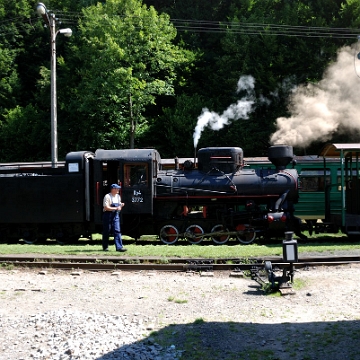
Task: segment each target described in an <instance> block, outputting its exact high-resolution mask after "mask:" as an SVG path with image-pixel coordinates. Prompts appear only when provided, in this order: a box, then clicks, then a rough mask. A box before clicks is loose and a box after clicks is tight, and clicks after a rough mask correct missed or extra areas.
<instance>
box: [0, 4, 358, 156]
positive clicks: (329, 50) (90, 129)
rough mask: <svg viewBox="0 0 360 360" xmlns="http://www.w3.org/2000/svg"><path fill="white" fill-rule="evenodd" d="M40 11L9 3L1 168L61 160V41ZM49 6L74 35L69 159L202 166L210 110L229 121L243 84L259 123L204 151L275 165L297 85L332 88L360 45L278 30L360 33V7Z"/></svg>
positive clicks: (65, 105)
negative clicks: (250, 87)
mask: <svg viewBox="0 0 360 360" xmlns="http://www.w3.org/2000/svg"><path fill="white" fill-rule="evenodd" d="M36 4H37V3H36V2H34V1H31V0H18V1H10V0H0V161H25V160H49V159H50V153H51V152H50V43H49V41H50V36H49V29H48V28H45V27H44V19H42V18H39V17H38V16H37V14H36ZM45 5H46V7H47V9H48V10H51V11H53V12H54V13H55V14H56V15H57V17H58V18H59V20H61V24H58V28H65V27H70V28H71V29H72V31H73V36H72V37H71V38H66V37H64V36H62V35H61V34H59V35H58V37H57V40H56V46H57V92H58V94H57V100H58V137H59V158H60V159H62V158H63V157H64V155H65V154H66V153H67V152H69V151H74V150H85V149H86V150H95V149H97V148H108V149H115V148H128V147H156V148H157V149H159V151H160V153H161V154H162V156H163V157H173V156H176V155H178V156H192V155H193V153H194V148H193V131H194V128H195V125H196V122H197V118H198V117H199V116H200V114H201V112H202V109H203V108H208V109H209V110H211V111H215V112H218V113H220V114H221V113H222V112H223V111H224V110H225V109H226V108H227V107H228V106H229V105H230V104H233V103H235V102H236V101H237V100H238V99H239V97H241V96H244V94H242V93H238V92H237V91H236V86H237V82H238V80H239V78H240V77H241V76H243V75H251V76H252V77H253V78H254V80H255V88H254V94H253V100H254V108H253V111H252V112H251V114H250V115H249V119H247V120H238V121H234V122H233V123H231V124H229V125H226V126H225V127H224V128H223V129H221V130H219V131H213V130H209V129H205V131H204V132H203V134H202V136H201V138H200V142H199V147H203V146H230V145H231V146H241V147H242V148H243V149H244V150H245V152H246V155H248V156H250V155H254V156H255V155H263V154H264V151H265V150H266V148H267V146H268V141H269V136H270V134H271V133H272V132H273V131H274V129H275V128H274V123H275V120H276V118H277V117H280V116H287V115H288V110H287V109H288V108H287V105H288V99H289V95H290V93H291V90H292V89H293V87H294V86H297V85H299V84H303V83H307V82H316V81H318V80H320V79H321V77H322V74H323V72H324V69H325V68H326V66H327V65H328V64H329V63H330V62H331V61H333V60H334V59H335V56H336V51H337V49H339V48H340V47H341V46H343V45H345V44H350V43H353V42H355V41H356V36H355V37H354V39H346V38H338V37H336V36H333V37H329V36H319V37H309V36H305V35H304V33H301V34H300V33H299V31H298V32H297V33H296V34H297V35H296V36H289V34H285V32H286V31H284V33H283V34H279V33H276V32H275V31H274V28H273V27H272V26H270V24H272V25H279V26H284V27H287V26H292V27H297V29H301V27H319V29H322V28H359V27H360V3H359V1H358V0H347V1H339V0H316V1H314V0H311V1H310V0H302V1H290V0H274V1H268V0H231V1H230V0H223V1H220V0H208V1H206V5H205V3H204V2H201V1H197V2H194V1H190V0H182V1H181V2H180V1H176V0H175V1H174V0H144V1H143V2H142V1H141V0H107V1H101V2H96V1H94V0H80V1H71V0H60V1H55V0H49V1H47V2H46V3H45ZM200 21H202V22H201V23H200ZM260 24H267V25H266V26H264V25H263V26H260V27H259V26H258V27H256V26H255V25H260ZM246 25H248V26H250V27H246ZM249 29H251V31H250V30H249ZM259 29H260V30H259ZM284 29H285V28H284ZM318 145H319V144H315V145H313V148H309V149H306V151H307V152H312V151H314V149H316V146H318Z"/></svg>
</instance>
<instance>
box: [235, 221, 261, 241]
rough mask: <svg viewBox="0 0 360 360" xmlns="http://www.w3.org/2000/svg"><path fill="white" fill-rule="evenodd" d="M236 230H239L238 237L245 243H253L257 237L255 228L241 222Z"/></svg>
mask: <svg viewBox="0 0 360 360" xmlns="http://www.w3.org/2000/svg"><path fill="white" fill-rule="evenodd" d="M236 231H237V232H238V233H237V235H236V238H237V239H238V240H239V242H241V243H242V244H244V245H248V244H251V243H252V242H253V241H254V240H255V238H256V232H255V229H254V228H252V227H249V226H248V225H244V224H239V225H238V226H237V227H236Z"/></svg>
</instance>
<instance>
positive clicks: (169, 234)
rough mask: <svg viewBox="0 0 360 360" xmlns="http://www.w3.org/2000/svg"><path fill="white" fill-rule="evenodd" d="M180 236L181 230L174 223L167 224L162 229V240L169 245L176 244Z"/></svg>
mask: <svg viewBox="0 0 360 360" xmlns="http://www.w3.org/2000/svg"><path fill="white" fill-rule="evenodd" d="M178 238H179V231H178V229H177V228H176V227H175V226H173V225H165V226H163V227H162V228H161V230H160V240H161V241H162V242H163V243H164V244H167V245H171V244H175V243H176V242H177V240H178Z"/></svg>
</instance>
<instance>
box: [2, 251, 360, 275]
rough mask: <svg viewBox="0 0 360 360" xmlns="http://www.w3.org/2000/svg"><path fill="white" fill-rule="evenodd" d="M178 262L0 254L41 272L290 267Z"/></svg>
mask: <svg viewBox="0 0 360 360" xmlns="http://www.w3.org/2000/svg"><path fill="white" fill-rule="evenodd" d="M242 261H245V260H244V259H240V258H232V259H179V258H174V259H172V258H169V259H164V258H161V259H159V258H129V257H128V258H123V257H116V256H115V257H108V256H102V257H68V256H66V257H65V256H63V257H59V256H56V257H51V256H39V257H34V256H24V255H22V256H15V255H0V267H6V266H10V265H11V266H15V267H17V266H18V267H29V268H41V269H45V268H46V269H61V270H77V269H82V270H88V271H116V270H127V271H140V270H156V271H177V272H179V271H219V270H222V271H224V270H230V271H246V270H251V269H253V268H254V267H258V268H261V267H263V266H264V262H265V261H271V263H272V266H273V268H278V269H283V268H286V267H288V266H289V263H286V262H284V261H283V260H282V259H281V258H280V257H264V258H253V259H247V260H246V263H243V262H242ZM347 264H360V256H329V257H326V256H321V257H304V258H300V259H299V260H298V262H296V263H294V268H295V269H301V268H310V267H317V266H340V265H347Z"/></svg>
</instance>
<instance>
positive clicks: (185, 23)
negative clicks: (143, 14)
mask: <svg viewBox="0 0 360 360" xmlns="http://www.w3.org/2000/svg"><path fill="white" fill-rule="evenodd" d="M56 16H57V18H58V19H59V21H60V22H61V23H65V24H69V25H77V24H78V21H79V19H81V18H83V17H84V16H83V15H82V14H81V13H77V12H71V11H61V10H58V11H57V14H56ZM117 17H120V18H139V17H138V16H130V17H129V16H117ZM24 20H25V21H26V22H25V24H30V25H32V23H31V21H37V20H38V18H37V17H36V18H27V17H16V18H11V19H6V20H2V21H0V26H2V27H4V25H5V26H7V25H8V24H11V25H13V26H15V27H16V28H18V27H23V26H25V25H24ZM170 21H171V22H172V24H173V25H174V27H175V28H176V29H177V30H178V31H180V32H192V33H217V34H233V35H250V36H251V35H262V36H288V37H302V38H333V39H353V38H354V37H355V36H358V35H359V34H360V29H352V28H331V27H315V26H296V25H278V24H264V23H244V22H234V21H207V20H190V19H170ZM109 26H110V25H109ZM145 26H146V25H145ZM135 28H140V27H137V26H135ZM11 33H14V29H12V30H10V31H9V32H6V31H5V32H4V31H3V32H0V35H8V34H11Z"/></svg>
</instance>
